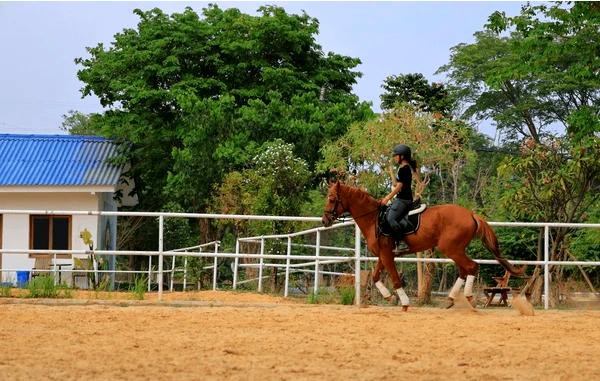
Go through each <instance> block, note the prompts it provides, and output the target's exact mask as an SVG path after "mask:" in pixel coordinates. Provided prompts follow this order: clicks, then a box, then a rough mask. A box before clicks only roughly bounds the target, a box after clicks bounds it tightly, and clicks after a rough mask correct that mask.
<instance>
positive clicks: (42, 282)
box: [27, 275, 72, 298]
mask: <svg viewBox="0 0 600 381" xmlns="http://www.w3.org/2000/svg"><path fill="white" fill-rule="evenodd" d="M27 290H29V295H28V296H27V297H29V298H60V297H63V298H70V297H72V294H71V292H70V290H69V289H68V288H67V287H66V286H63V285H56V284H54V277H53V276H51V275H42V276H37V277H34V278H32V279H31V281H29V283H27Z"/></svg>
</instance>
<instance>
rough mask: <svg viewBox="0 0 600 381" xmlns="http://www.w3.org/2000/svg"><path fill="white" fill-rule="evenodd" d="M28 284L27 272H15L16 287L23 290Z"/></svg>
mask: <svg viewBox="0 0 600 381" xmlns="http://www.w3.org/2000/svg"><path fill="white" fill-rule="evenodd" d="M27 282H29V271H17V287H19V288H24V287H25V285H26V284H27Z"/></svg>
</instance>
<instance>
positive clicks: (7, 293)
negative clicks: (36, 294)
mask: <svg viewBox="0 0 600 381" xmlns="http://www.w3.org/2000/svg"><path fill="white" fill-rule="evenodd" d="M0 297H2V298H10V297H11V287H10V286H7V285H4V284H3V285H1V286H0Z"/></svg>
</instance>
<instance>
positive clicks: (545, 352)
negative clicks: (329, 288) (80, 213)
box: [0, 292, 600, 380]
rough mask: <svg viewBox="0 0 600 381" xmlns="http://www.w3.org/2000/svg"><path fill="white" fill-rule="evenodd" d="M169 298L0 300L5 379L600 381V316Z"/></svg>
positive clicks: (227, 295) (0, 374)
mask: <svg viewBox="0 0 600 381" xmlns="http://www.w3.org/2000/svg"><path fill="white" fill-rule="evenodd" d="M190 294H192V295H190ZM88 296H89V295H88ZM165 299H166V300H175V302H166V303H165V304H166V305H157V304H156V303H155V302H146V301H144V302H142V303H136V302H133V303H128V302H119V301H109V302H102V304H94V303H90V304H81V303H82V302H78V301H66V302H65V301H58V302H54V301H48V302H42V303H40V301H33V302H31V301H28V300H22V299H21V300H19V299H15V298H12V299H0V321H1V323H0V341H1V342H2V345H3V350H2V351H0V378H1V379H2V380H97V379H108V380H147V379H164V380H348V379H350V380H376V379H377V380H392V379H402V378H405V377H408V378H409V379H410V380H458V379H461V380H462V379H466V380H479V379H485V380H542V379H544V380H546V379H547V380H594V379H596V380H597V379H600V361H599V360H598V359H599V358H600V345H599V344H598V343H599V342H600V311H549V312H546V311H539V310H537V311H535V316H520V315H519V314H518V313H517V311H515V310H513V309H508V308H504V309H487V310H481V309H479V310H477V311H472V310H469V309H467V308H457V309H453V310H444V309H439V308H418V307H414V308H411V309H410V310H409V312H407V313H403V312H402V311H401V310H400V308H398V307H374V306H370V307H361V308H358V307H354V306H340V305H308V304H304V303H302V302H298V301H295V302H294V301H287V300H285V299H283V298H276V297H270V296H267V295H252V294H237V293H231V292H203V293H187V294H184V295H181V294H179V295H166V297H165ZM192 299H195V300H200V301H190V300H192ZM53 303H54V304H53ZM65 303H66V304H67V305H65Z"/></svg>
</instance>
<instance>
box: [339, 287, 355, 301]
mask: <svg viewBox="0 0 600 381" xmlns="http://www.w3.org/2000/svg"><path fill="white" fill-rule="evenodd" d="M338 291H339V293H340V303H342V304H344V305H351V304H352V303H354V294H355V290H354V287H351V286H344V287H340V288H339V290H338Z"/></svg>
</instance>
